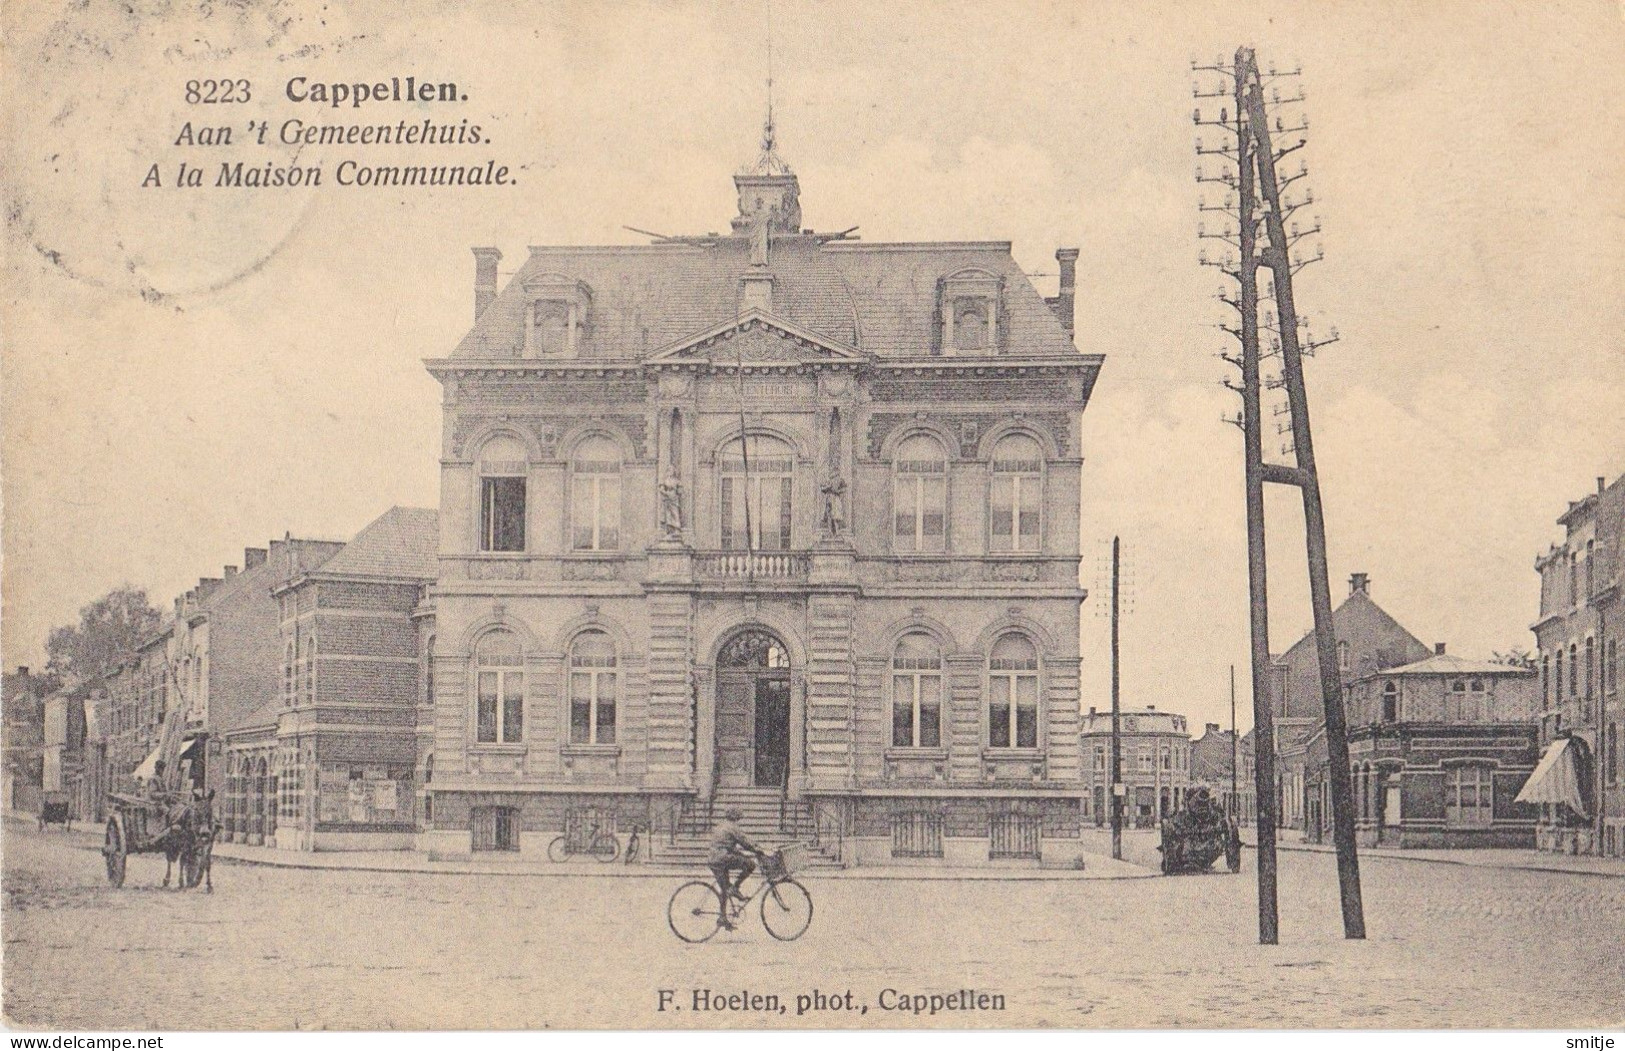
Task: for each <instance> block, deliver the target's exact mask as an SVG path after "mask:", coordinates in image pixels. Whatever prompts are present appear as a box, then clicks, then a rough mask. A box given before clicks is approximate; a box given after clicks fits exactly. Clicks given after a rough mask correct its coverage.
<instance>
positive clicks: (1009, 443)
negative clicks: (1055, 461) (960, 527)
mask: <svg viewBox="0 0 1625 1051" xmlns="http://www.w3.org/2000/svg"><path fill="white" fill-rule="evenodd" d="M1043 495H1044V451H1043V449H1041V448H1040V447H1039V445H1038V442H1037V441H1036V440H1034V439H1033V438H1031V437H1029V436H1028V435H1025V434H1011V435H1006V436H1005V437H1004V438H1002V439H1000V440H999V444H998V445H997V446H996V447H995V448H994V450H993V486H992V489H991V491H990V501H989V502H990V504H991V507H990V508H989V511H990V516H989V519H990V520H989V526H990V531H991V544H990V545H989V546H990V547H991V549H992V550H994V551H1029V552H1036V551H1037V550H1038V548H1039V539H1038V536H1039V533H1038V530H1039V508H1040V507H1041V506H1042V503H1043Z"/></svg>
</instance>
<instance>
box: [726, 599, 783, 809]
mask: <svg viewBox="0 0 1625 1051" xmlns="http://www.w3.org/2000/svg"><path fill="white" fill-rule="evenodd" d="M717 772H718V783H719V784H721V785H722V786H723V787H726V788H746V787H758V788H768V787H771V788H783V787H784V786H785V784H786V782H787V779H788V777H789V772H790V654H789V651H788V650H786V649H785V647H784V643H782V642H780V641H779V640H778V638H777V637H776V636H774V635H773V634H772V633H770V632H767V631H763V630H761V629H758V628H750V629H747V630H745V631H742V632H740V633H739V634H737V635H735V636H734V637H733V638H731V639H729V640H728V641H727V642H726V643H724V644H723V647H722V649H721V650H720V651H719V652H718V653H717Z"/></svg>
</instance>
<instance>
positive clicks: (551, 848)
mask: <svg viewBox="0 0 1625 1051" xmlns="http://www.w3.org/2000/svg"><path fill="white" fill-rule="evenodd" d="M569 856H570V841H569V839H567V838H566V837H564V836H555V837H553V842H551V843H549V844H548V845H547V860H549V861H564V860H565V859H566V858H568V857H569Z"/></svg>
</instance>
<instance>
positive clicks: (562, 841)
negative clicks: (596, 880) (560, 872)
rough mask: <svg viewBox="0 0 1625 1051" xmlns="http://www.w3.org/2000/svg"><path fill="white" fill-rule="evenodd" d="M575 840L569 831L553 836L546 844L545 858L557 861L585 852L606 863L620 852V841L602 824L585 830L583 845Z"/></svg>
mask: <svg viewBox="0 0 1625 1051" xmlns="http://www.w3.org/2000/svg"><path fill="white" fill-rule="evenodd" d="M577 842H582V841H579V840H578V841H577ZM577 842H572V841H571V837H570V834H569V833H565V834H564V835H562V836H558V837H556V838H554V840H553V842H551V843H549V844H548V845H547V860H549V861H553V862H559V861H564V860H566V859H567V858H569V857H570V856H571V855H572V854H587V855H589V856H591V857H594V858H596V859H598V860H599V861H601V862H603V863H604V864H606V865H607V864H608V863H610V862H611V861H614V860H615V858H616V856H617V855H619V854H620V852H621V841H620V840H618V839H616V838H615V833H613V832H611V831H609V830H608V829H606V828H604V826H602V825H594V826H592V828H590V829H588V830H587V835H586V837H585V840H584V843H585V845H584V846H578V845H577Z"/></svg>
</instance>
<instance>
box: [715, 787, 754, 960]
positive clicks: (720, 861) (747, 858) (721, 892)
mask: <svg viewBox="0 0 1625 1051" xmlns="http://www.w3.org/2000/svg"><path fill="white" fill-rule="evenodd" d="M744 817H745V814H744V811H742V810H740V809H739V808H738V807H729V808H728V809H727V810H726V811H724V812H723V815H722V820H721V821H718V822H717V824H716V827H715V828H713V829H712V830H711V853H710V855H709V856H708V857H707V858H706V864H708V865H709V866H710V867H711V874H712V875H714V876H715V877H716V879H717V897H718V900H719V901H720V902H721V903H722V926H723V927H724V928H725V929H727V930H733V923H732V922H730V921H729V919H728V899H729V898H730V897H732V898H735V899H741V898H743V895H741V894H740V893H739V888H740V886H741V885H742V884H743V883H744V882H745V880H746V879H747V878H748V877H749V876H750V874H751V873H752V872H755V871H756V863H755V862H754V861H752V860H751V857H752V856H755V857H761V856H762V854H763V850H762V848H761V847H759V846H757V845H756V843H755V842H754V841H752V840H751V838H750V837H749V836H747V835H745V833H744V832H743V831H742V830H741V829H740V827H739V822H740V821H742V820H743V819H744ZM735 872H738V873H739V878H738V879H733V878H732V875H733V873H735Z"/></svg>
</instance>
